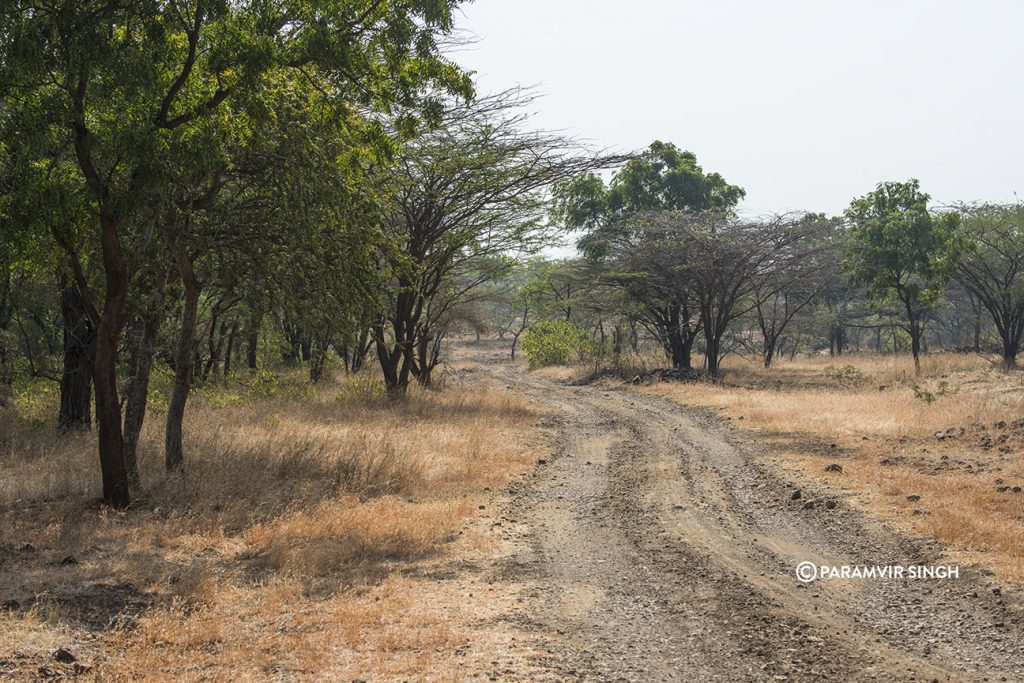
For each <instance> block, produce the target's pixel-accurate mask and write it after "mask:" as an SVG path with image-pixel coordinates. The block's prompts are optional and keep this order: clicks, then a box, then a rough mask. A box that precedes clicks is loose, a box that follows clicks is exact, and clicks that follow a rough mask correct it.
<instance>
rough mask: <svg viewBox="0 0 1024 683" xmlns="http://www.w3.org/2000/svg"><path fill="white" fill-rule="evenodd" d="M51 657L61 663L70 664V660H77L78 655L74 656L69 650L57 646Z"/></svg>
mask: <svg viewBox="0 0 1024 683" xmlns="http://www.w3.org/2000/svg"><path fill="white" fill-rule="evenodd" d="M53 658H54V659H56V660H57V661H58V662H60V663H61V664H70V663H71V662H77V661H78V657H76V656H74V655H73V654H71V651H70V650H67V649H65V648H63V647H61V648H58V649H57V651H56V652H54V653H53Z"/></svg>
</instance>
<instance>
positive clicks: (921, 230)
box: [844, 180, 959, 370]
mask: <svg viewBox="0 0 1024 683" xmlns="http://www.w3.org/2000/svg"><path fill="white" fill-rule="evenodd" d="M929 199H930V197H929V196H928V195H927V194H925V193H923V192H921V189H920V185H919V184H918V181H917V180H909V181H907V182H904V183H900V182H885V183H880V184H879V185H878V186H877V188H876V189H875V190H874V191H873V192H869V193H868V194H866V195H864V196H863V197H860V198H858V199H854V200H853V202H851V203H850V207H849V208H848V209H847V210H846V217H847V218H848V219H849V221H850V228H849V231H848V239H847V242H846V250H845V259H844V264H845V268H846V272H847V274H848V276H849V277H850V279H851V280H852V281H853V282H856V283H859V284H864V285H866V286H867V292H868V296H869V297H870V298H871V299H872V300H873V301H876V302H885V301H892V300H895V301H897V302H898V303H899V304H900V305H901V306H902V308H903V311H904V314H905V316H906V317H905V327H904V329H905V330H906V332H907V334H909V335H910V348H911V353H912V354H913V356H914V366H915V367H916V368H917V369H918V370H920V367H921V359H920V356H921V339H922V334H923V325H922V323H923V319H924V316H925V313H926V311H927V309H928V307H929V305H930V304H932V303H933V302H934V301H935V299H936V297H938V296H939V294H941V292H942V289H943V287H944V286H945V283H946V282H947V280H948V279H949V276H950V275H951V274H952V272H953V268H954V267H955V265H956V256H957V252H958V248H959V241H958V239H957V224H958V217H957V216H956V214H953V213H945V214H941V215H933V214H932V213H931V212H930V211H929V210H928V200H929Z"/></svg>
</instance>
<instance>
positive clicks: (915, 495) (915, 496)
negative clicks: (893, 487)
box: [907, 493, 921, 503]
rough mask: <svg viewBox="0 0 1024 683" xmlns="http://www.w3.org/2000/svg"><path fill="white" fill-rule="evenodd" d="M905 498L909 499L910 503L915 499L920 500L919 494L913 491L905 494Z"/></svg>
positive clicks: (914, 501) (915, 500)
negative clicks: (907, 494)
mask: <svg viewBox="0 0 1024 683" xmlns="http://www.w3.org/2000/svg"><path fill="white" fill-rule="evenodd" d="M907 500H908V501H910V502H911V503H916V502H917V501H919V500H921V496H919V495H917V494H916V493H914V494H911V495H909V496H907Z"/></svg>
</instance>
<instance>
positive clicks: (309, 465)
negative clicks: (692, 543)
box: [0, 380, 544, 680]
mask: <svg viewBox="0 0 1024 683" xmlns="http://www.w3.org/2000/svg"><path fill="white" fill-rule="evenodd" d="M378 393H379V392H378V391H377V388H376V387H375V386H374V385H373V383H372V382H367V381H365V380H360V381H356V382H339V383H337V384H334V385H332V386H329V387H326V388H324V389H322V390H318V391H316V392H305V393H304V394H303V395H302V396H300V397H295V396H290V397H279V398H274V397H270V398H262V399H250V398H248V397H245V396H242V397H239V396H232V397H229V398H228V399H227V400H224V397H223V396H220V397H218V396H210V397H205V398H204V397H203V396H200V397H198V400H197V401H196V402H195V403H194V405H193V407H192V408H191V409H190V414H189V416H188V417H187V423H186V448H187V455H186V457H187V460H186V463H187V466H186V469H185V471H184V472H183V473H181V474H177V475H173V476H167V475H165V474H164V473H163V472H162V469H161V462H160V459H161V448H160V444H161V440H162V430H161V429H160V426H161V424H160V422H161V417H162V416H161V415H159V414H152V415H151V416H150V417H149V420H148V424H147V426H146V430H145V433H144V439H143V443H142V447H141V450H140V457H141V463H142V469H143V479H144V481H145V482H146V487H145V490H144V491H143V492H142V494H141V496H139V498H138V500H137V502H136V504H134V505H133V507H132V508H131V509H130V510H128V511H126V512H112V511H107V510H104V509H101V508H100V507H99V506H97V505H96V503H95V502H94V501H95V500H96V498H97V497H98V492H99V481H98V478H97V476H96V469H97V467H96V463H95V459H96V455H95V451H94V442H93V437H92V436H91V435H88V434H86V435H78V436H72V437H61V436H58V435H55V434H54V433H53V431H52V429H51V428H50V426H49V425H46V424H40V423H39V421H38V420H36V419H33V415H32V414H30V413H31V411H29V410H23V411H22V413H21V414H17V415H12V414H11V413H9V412H8V413H6V414H4V415H3V416H2V417H0V420H3V424H0V567H2V568H3V573H2V576H0V600H11V599H13V600H17V601H18V603H19V604H18V605H17V606H13V609H10V608H9V609H6V610H4V611H0V678H3V677H8V676H9V677H15V678H17V677H35V676H45V675H47V671H44V670H41V669H40V667H43V669H46V670H48V671H50V672H51V673H65V674H67V673H74V671H73V669H70V668H68V666H64V665H60V664H57V663H55V662H54V661H53V660H52V658H51V655H52V653H53V652H54V650H55V649H56V648H57V647H61V646H62V647H67V648H69V649H72V650H73V651H74V652H75V653H76V655H77V656H78V657H79V660H80V662H79V663H78V664H80V663H82V662H85V663H86V664H87V665H88V667H90V668H89V669H88V673H89V674H90V675H94V676H96V677H99V678H103V679H115V680H120V679H128V678H137V677H145V678H155V679H166V680H199V679H202V680H257V679H260V680H262V679H266V678H293V677H308V678H322V677H331V678H347V679H349V680H351V679H354V678H360V677H364V678H372V679H374V680H380V679H391V678H394V679H410V678H414V679H435V680H443V679H444V678H445V676H446V675H451V677H453V678H454V677H457V675H452V674H451V672H453V671H457V669H455V668H453V667H455V666H456V665H455V663H454V661H455V660H454V659H453V658H454V656H455V655H454V654H453V650H454V648H455V647H456V646H457V645H460V644H463V643H464V641H465V639H466V634H465V633H464V632H463V630H462V629H463V627H464V625H465V624H466V623H467V621H468V617H465V615H460V613H459V610H460V609H462V607H463V606H462V605H459V604H458V603H457V600H456V604H451V603H452V600H451V599H450V598H444V599H441V598H440V597H438V596H439V595H441V594H443V593H444V591H450V590H453V589H452V588H450V587H446V586H445V585H443V583H440V582H437V581H431V580H430V579H429V576H430V572H431V571H442V570H443V568H444V567H446V566H448V565H449V564H451V563H452V562H454V561H456V560H457V559H458V560H459V561H462V559H464V557H466V556H469V555H472V554H473V553H474V552H478V550H479V547H480V545H481V543H484V544H485V543H486V539H485V540H483V541H481V540H480V539H479V538H471V537H470V536H471V534H467V533H466V531H465V530H466V529H467V528H470V527H471V524H470V523H471V521H472V520H473V519H474V518H475V517H476V516H480V515H483V514H485V513H481V512H479V511H478V505H479V503H480V501H481V499H482V498H483V497H484V496H485V495H487V494H486V493H485V492H486V491H488V490H489V489H492V488H495V487H498V486H501V485H502V484H504V483H505V482H507V481H508V480H509V479H511V478H512V477H514V476H516V475H517V474H519V473H521V472H523V471H524V470H525V469H527V468H528V467H529V465H530V464H531V463H533V462H535V460H536V459H537V457H538V456H541V455H543V453H544V450H543V449H544V446H543V445H542V443H541V441H540V439H539V438H538V437H537V435H536V433H535V431H534V425H535V423H536V419H537V416H536V415H535V413H534V410H533V409H532V408H531V407H530V406H529V405H527V404H525V403H524V402H523V401H521V400H519V399H517V398H516V397H514V396H512V395H510V394H508V393H507V392H505V391H504V390H502V389H500V388H497V387H494V386H489V385H485V384H483V383H479V382H478V383H474V384H473V386H472V387H471V389H470V388H469V387H466V386H465V385H460V386H455V387H452V388H449V389H447V390H445V391H442V392H429V391H416V392H414V393H413V395H412V396H411V397H410V398H409V400H408V401H407V402H405V403H404V404H401V405H394V406H393V405H387V404H385V403H384V402H383V401H381V400H380V399H379V397H378ZM32 408H33V410H34V409H37V408H38V409H40V410H42V409H43V408H45V406H42V408H40V407H39V406H33V407H32ZM467 525H469V526H467ZM65 558H72V559H67V560H65ZM431 568H433V569H431ZM439 568H440V569H439ZM9 607H12V606H10V605H9ZM465 607H466V608H467V609H472V608H473V604H472V601H468V602H467V605H466V606H465ZM78 664H76V665H75V666H78ZM62 667H63V668H62ZM79 669H80V672H82V671H85V669H84V668H82V667H81V666H80V667H79ZM445 672H449V673H448V674H446V673H445Z"/></svg>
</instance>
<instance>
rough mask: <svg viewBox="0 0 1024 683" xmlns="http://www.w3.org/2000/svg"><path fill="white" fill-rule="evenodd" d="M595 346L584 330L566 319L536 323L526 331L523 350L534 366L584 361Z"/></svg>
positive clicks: (531, 365)
mask: <svg viewBox="0 0 1024 683" xmlns="http://www.w3.org/2000/svg"><path fill="white" fill-rule="evenodd" d="M593 346H594V345H593V343H592V342H591V341H590V337H589V336H587V333H586V332H585V331H583V330H582V329H580V328H579V327H577V326H576V325H573V324H572V323H570V322H566V321H564V320H549V321H545V322H539V323H536V324H534V325H531V326H530V328H529V329H528V330H526V332H525V333H524V334H523V353H525V354H526V357H527V358H529V359H530V367H532V368H540V367H545V366H548V365H568V364H570V363H577V362H582V361H584V360H586V359H587V357H588V356H590V355H592V354H593V352H594V348H593Z"/></svg>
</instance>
